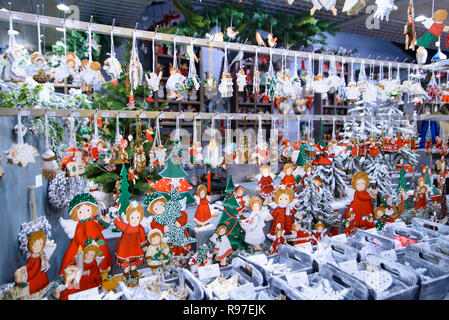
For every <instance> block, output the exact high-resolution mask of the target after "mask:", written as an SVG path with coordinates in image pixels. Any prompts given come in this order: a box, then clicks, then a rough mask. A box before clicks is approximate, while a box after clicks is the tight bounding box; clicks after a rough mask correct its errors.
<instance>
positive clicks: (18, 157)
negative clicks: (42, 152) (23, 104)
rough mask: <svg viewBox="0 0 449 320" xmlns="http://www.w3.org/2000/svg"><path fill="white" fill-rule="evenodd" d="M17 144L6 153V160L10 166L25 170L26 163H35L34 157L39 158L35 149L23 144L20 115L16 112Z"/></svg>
mask: <svg viewBox="0 0 449 320" xmlns="http://www.w3.org/2000/svg"><path fill="white" fill-rule="evenodd" d="M17 122H18V131H17V143H14V144H13V145H12V146H11V148H9V149H8V150H7V151H6V152H5V155H6V159H7V160H8V163H10V164H16V165H19V166H21V167H23V168H25V167H26V166H27V165H28V163H35V162H36V159H35V157H37V156H39V153H38V152H37V150H36V148H34V147H33V146H31V145H29V144H28V143H23V129H22V128H23V125H22V114H21V111H20V110H19V112H17Z"/></svg>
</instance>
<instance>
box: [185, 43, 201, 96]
mask: <svg viewBox="0 0 449 320" xmlns="http://www.w3.org/2000/svg"><path fill="white" fill-rule="evenodd" d="M186 50H187V58H188V59H189V73H188V75H187V79H186V80H185V87H186V90H190V96H189V99H190V100H196V99H197V98H198V94H197V93H198V90H199V89H200V86H201V83H202V80H201V79H200V77H199V76H198V74H197V72H196V66H195V62H196V63H198V57H197V56H196V54H195V51H194V47H193V39H191V40H190V46H187V49H186Z"/></svg>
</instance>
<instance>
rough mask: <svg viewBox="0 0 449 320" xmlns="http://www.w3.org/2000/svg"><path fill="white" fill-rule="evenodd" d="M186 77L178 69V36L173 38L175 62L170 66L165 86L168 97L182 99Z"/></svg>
mask: <svg viewBox="0 0 449 320" xmlns="http://www.w3.org/2000/svg"><path fill="white" fill-rule="evenodd" d="M185 80H186V77H185V76H183V75H182V73H181V71H180V70H179V69H178V54H177V51H176V37H174V38H173V63H172V66H171V67H170V77H168V80H167V83H166V84H165V88H166V89H167V90H168V92H169V94H168V96H167V99H176V100H178V101H179V100H182V99H183V97H182V93H183V92H185V91H186V88H185V86H184V81H185Z"/></svg>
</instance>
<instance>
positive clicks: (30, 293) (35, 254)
mask: <svg viewBox="0 0 449 320" xmlns="http://www.w3.org/2000/svg"><path fill="white" fill-rule="evenodd" d="M46 241H47V237H46V235H45V232H44V231H42V230H37V231H34V232H33V233H31V234H30V235H29V236H28V244H27V246H28V250H29V252H30V253H31V255H30V257H29V258H28V262H27V264H26V265H25V266H23V267H20V268H19V269H17V270H16V272H15V273H14V280H15V282H16V285H17V287H18V288H20V289H19V290H20V292H21V293H20V294H18V296H19V297H21V298H25V299H40V298H42V296H43V295H44V294H45V293H46V292H47V291H48V289H49V287H50V282H49V280H48V277H47V271H48V269H49V268H50V263H49V259H50V257H47V256H46V255H45V252H44V248H45V244H46Z"/></svg>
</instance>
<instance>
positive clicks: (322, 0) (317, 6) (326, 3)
mask: <svg viewBox="0 0 449 320" xmlns="http://www.w3.org/2000/svg"><path fill="white" fill-rule="evenodd" d="M311 1H312V4H313V7H312V9H310V15H311V16H313V15H314V14H315V11H317V10H321V9H322V8H324V9H326V10H330V11H331V12H332V14H333V15H334V16H336V15H337V8H335V4H336V2H337V1H336V0H311Z"/></svg>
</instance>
